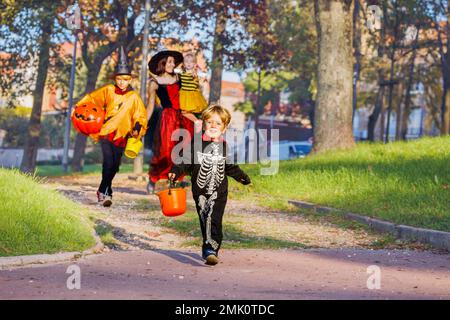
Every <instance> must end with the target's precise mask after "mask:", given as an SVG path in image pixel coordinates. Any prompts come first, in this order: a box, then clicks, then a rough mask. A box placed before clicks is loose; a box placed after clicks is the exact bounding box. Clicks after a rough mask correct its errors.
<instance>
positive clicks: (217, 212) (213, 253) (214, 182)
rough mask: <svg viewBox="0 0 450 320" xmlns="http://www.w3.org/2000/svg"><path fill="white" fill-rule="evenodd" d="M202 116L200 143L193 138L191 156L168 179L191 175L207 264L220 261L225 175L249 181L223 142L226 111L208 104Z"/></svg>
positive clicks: (227, 120) (203, 255)
mask: <svg viewBox="0 0 450 320" xmlns="http://www.w3.org/2000/svg"><path fill="white" fill-rule="evenodd" d="M202 119H203V122H204V126H205V131H204V133H203V135H202V138H201V146H200V144H198V145H196V143H194V142H195V141H196V139H194V140H193V141H194V142H193V143H191V150H190V159H189V160H188V161H187V162H189V163H186V162H182V163H181V164H177V165H174V166H173V167H172V169H171V171H170V173H169V178H170V179H171V180H174V181H175V180H177V179H178V177H179V176H181V175H182V174H184V173H187V174H190V175H191V180H192V195H193V198H194V201H195V205H196V209H197V213H198V216H199V219H200V228H201V231H202V236H203V245H202V257H203V259H205V260H206V264H208V265H215V264H217V263H218V262H219V259H218V253H219V249H220V245H221V243H222V237H223V235H222V217H223V213H224V210H225V205H226V202H227V196H228V180H227V176H231V177H233V178H234V179H235V180H236V181H238V182H240V183H242V184H244V185H247V184H250V183H251V181H250V177H249V176H248V175H247V174H246V173H245V172H243V171H242V170H241V169H240V168H239V166H238V165H237V164H233V163H232V161H230V160H229V159H227V152H226V151H227V150H226V143H225V141H224V139H223V137H222V135H223V134H224V133H225V130H226V128H227V126H228V124H229V123H230V120H231V116H230V113H229V112H228V110H226V109H225V108H223V107H221V106H218V105H213V106H210V107H208V108H207V109H206V110H205V111H204V112H203V113H202ZM200 147H201V149H200ZM196 149H197V150H196ZM188 158H189V157H188Z"/></svg>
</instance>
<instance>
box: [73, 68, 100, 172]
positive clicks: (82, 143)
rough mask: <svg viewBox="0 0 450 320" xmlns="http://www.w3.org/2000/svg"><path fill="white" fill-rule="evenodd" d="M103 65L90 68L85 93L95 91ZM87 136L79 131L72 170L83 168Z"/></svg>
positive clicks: (77, 170) (76, 170)
mask: <svg viewBox="0 0 450 320" xmlns="http://www.w3.org/2000/svg"><path fill="white" fill-rule="evenodd" d="M100 68H101V65H100V66H99V65H95V64H94V65H93V67H92V68H91V69H90V70H88V77H87V83H86V87H85V90H84V94H87V93H89V92H92V91H94V89H95V84H96V83H97V78H98V74H99V73H100ZM86 142H87V136H85V135H84V134H81V133H78V134H77V136H76V138H75V146H74V149H73V158H72V171H73V172H80V171H82V170H83V158H84V153H85V150H86Z"/></svg>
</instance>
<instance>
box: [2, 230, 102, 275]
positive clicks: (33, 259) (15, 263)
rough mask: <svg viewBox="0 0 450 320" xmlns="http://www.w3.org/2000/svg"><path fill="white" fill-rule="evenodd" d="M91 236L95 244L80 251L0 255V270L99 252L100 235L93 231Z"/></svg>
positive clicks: (74, 258) (55, 261) (64, 260)
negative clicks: (12, 255)
mask: <svg viewBox="0 0 450 320" xmlns="http://www.w3.org/2000/svg"><path fill="white" fill-rule="evenodd" d="M93 236H94V239H95V245H94V246H93V247H92V248H90V249H87V250H84V251H82V252H79V251H74V252H60V253H54V254H35V255H28V256H15V257H0V270H5V269H9V268H13V267H14V268H18V267H24V266H30V265H40V264H48V263H59V262H68V261H73V260H77V259H79V258H82V257H85V256H88V255H92V254H98V253H101V252H102V251H103V249H104V247H105V246H104V244H103V243H102V241H101V240H100V237H99V236H98V235H97V233H96V232H95V231H94V232H93Z"/></svg>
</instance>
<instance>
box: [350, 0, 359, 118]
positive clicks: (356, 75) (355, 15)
mask: <svg viewBox="0 0 450 320" xmlns="http://www.w3.org/2000/svg"><path fill="white" fill-rule="evenodd" d="M359 12H360V3H359V0H356V1H355V10H354V11H353V48H354V56H355V63H354V67H353V112H352V123H353V119H354V118H355V112H356V108H357V102H358V96H357V86H358V81H359V75H360V70H361V26H360V21H361V19H360V17H359Z"/></svg>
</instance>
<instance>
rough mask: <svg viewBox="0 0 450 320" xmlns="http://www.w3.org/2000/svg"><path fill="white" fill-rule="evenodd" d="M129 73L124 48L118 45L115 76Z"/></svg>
mask: <svg viewBox="0 0 450 320" xmlns="http://www.w3.org/2000/svg"><path fill="white" fill-rule="evenodd" d="M122 74H123V75H131V70H130V67H129V66H128V61H127V55H126V54H125V49H124V48H123V46H120V51H119V63H118V64H117V66H116V71H115V72H114V75H115V76H118V75H122Z"/></svg>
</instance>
